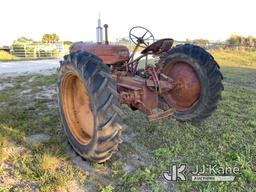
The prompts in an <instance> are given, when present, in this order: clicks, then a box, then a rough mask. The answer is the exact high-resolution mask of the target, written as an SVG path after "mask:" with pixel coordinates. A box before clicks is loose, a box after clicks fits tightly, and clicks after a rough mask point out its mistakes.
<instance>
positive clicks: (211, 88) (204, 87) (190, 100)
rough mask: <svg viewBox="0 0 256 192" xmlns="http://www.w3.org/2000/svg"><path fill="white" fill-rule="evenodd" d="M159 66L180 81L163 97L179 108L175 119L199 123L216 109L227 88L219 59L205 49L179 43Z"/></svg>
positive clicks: (169, 103) (168, 102)
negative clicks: (222, 93) (215, 58)
mask: <svg viewBox="0 0 256 192" xmlns="http://www.w3.org/2000/svg"><path fill="white" fill-rule="evenodd" d="M159 65H160V66H161V67H163V73H165V74H166V75H168V76H169V77H171V78H172V79H174V80H175V81H176V82H180V84H181V86H180V87H179V89H174V90H172V91H171V92H170V93H169V95H166V96H164V97H163V98H162V99H163V100H164V101H165V102H166V103H167V104H168V105H169V106H170V107H173V108H175V109H176V112H175V113H174V117H175V118H176V119H178V120H181V121H194V122H199V121H201V120H203V119H205V118H206V117H208V116H210V114H211V113H212V112H213V111H214V110H215V109H216V108H217V103H218V101H219V99H220V97H221V91H223V89H224V88H223V85H222V79H223V76H222V74H221V72H220V70H219V68H220V67H219V65H218V64H217V62H216V61H215V60H214V58H213V57H212V56H211V55H210V54H209V53H208V52H207V51H205V50H204V49H203V48H201V47H199V46H195V45H192V44H185V45H178V46H176V47H175V48H173V49H171V50H169V51H168V53H167V55H166V57H165V58H164V59H162V61H161V62H160V64H159Z"/></svg>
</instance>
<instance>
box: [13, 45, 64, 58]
mask: <svg viewBox="0 0 256 192" xmlns="http://www.w3.org/2000/svg"><path fill="white" fill-rule="evenodd" d="M67 52H68V47H66V46H65V45H64V43H63V42H60V43H35V42H32V43H14V44H13V45H12V46H11V53H12V54H13V55H15V56H17V57H24V58H60V57H62V56H63V55H65V54H66V53H67Z"/></svg>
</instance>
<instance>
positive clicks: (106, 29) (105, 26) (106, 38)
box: [104, 24, 109, 45]
mask: <svg viewBox="0 0 256 192" xmlns="http://www.w3.org/2000/svg"><path fill="white" fill-rule="evenodd" d="M104 28H105V44H106V45H108V44H109V42H108V24H105V25H104Z"/></svg>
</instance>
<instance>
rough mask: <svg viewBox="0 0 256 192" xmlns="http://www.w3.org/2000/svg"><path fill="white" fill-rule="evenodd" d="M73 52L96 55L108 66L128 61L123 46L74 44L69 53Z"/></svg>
mask: <svg viewBox="0 0 256 192" xmlns="http://www.w3.org/2000/svg"><path fill="white" fill-rule="evenodd" d="M75 51H87V52H89V53H92V54H94V55H97V56H98V57H99V58H101V59H102V61H103V63H104V64H108V65H113V64H118V63H123V62H126V61H128V59H129V50H128V48H127V47H125V46H123V45H105V44H93V43H74V44H73V45H72V46H71V47H70V53H72V52H75Z"/></svg>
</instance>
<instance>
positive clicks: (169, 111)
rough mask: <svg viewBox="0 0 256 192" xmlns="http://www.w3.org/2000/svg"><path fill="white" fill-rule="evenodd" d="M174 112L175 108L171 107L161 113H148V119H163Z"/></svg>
mask: <svg viewBox="0 0 256 192" xmlns="http://www.w3.org/2000/svg"><path fill="white" fill-rule="evenodd" d="M174 112H175V109H173V108H169V109H167V110H166V111H163V112H161V113H156V114H151V115H148V120H149V121H157V120H160V119H163V118H166V117H169V116H171V115H173V113H174Z"/></svg>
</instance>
